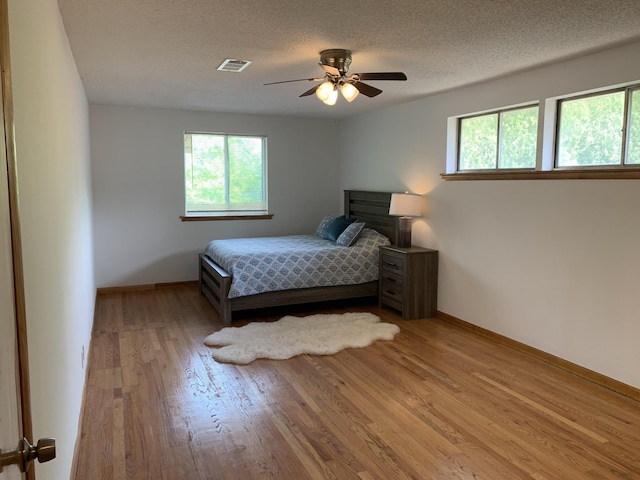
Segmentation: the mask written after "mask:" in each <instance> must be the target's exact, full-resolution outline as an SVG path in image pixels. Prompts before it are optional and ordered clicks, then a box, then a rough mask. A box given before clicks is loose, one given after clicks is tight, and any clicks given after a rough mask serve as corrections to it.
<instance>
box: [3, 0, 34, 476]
mask: <svg viewBox="0 0 640 480" xmlns="http://www.w3.org/2000/svg"><path fill="white" fill-rule="evenodd" d="M0 32H1V33H0V69H1V71H2V73H1V74H2V104H3V109H2V110H3V113H4V115H3V122H4V131H5V148H6V154H7V178H8V187H9V218H10V222H11V245H12V251H13V279H14V289H13V290H14V295H15V314H16V336H17V349H18V350H17V357H18V358H17V363H18V378H19V382H18V383H19V385H18V386H19V390H20V410H21V412H20V420H21V422H22V435H23V436H24V437H25V438H27V439H28V440H31V439H32V438H33V424H32V419H31V389H30V387H29V350H28V346H27V316H26V302H25V291H24V272H23V263H22V236H21V232H20V213H19V206H18V168H17V159H16V143H15V126H14V116H13V90H12V86H11V55H10V48H9V6H8V0H0ZM19 440H20V439H16V444H17V442H18V441H19ZM26 479H27V480H34V479H35V473H34V469H33V468H30V469H29V470H28V471H27V473H26Z"/></svg>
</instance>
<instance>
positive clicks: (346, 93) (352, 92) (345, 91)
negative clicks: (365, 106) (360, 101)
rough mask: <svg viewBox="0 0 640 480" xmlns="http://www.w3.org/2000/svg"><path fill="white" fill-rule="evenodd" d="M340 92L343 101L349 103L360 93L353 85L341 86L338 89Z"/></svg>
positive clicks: (345, 84)
mask: <svg viewBox="0 0 640 480" xmlns="http://www.w3.org/2000/svg"><path fill="white" fill-rule="evenodd" d="M340 92H341V93H342V96H343V97H344V99H345V100H346V101H347V102H349V103H351V102H353V101H354V100H355V99H356V97H357V96H358V94H359V93H360V92H359V91H358V89H357V88H356V87H355V86H354V85H353V83H344V84H342V87H340Z"/></svg>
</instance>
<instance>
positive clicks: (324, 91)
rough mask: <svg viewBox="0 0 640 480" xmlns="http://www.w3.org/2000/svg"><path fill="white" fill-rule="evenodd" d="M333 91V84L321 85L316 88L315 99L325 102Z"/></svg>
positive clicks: (327, 82)
mask: <svg viewBox="0 0 640 480" xmlns="http://www.w3.org/2000/svg"><path fill="white" fill-rule="evenodd" d="M334 90H335V85H334V84H333V82H330V81H328V80H327V81H326V82H323V83H321V84H320V85H319V86H318V88H316V97H318V98H319V99H320V100H322V101H323V102H324V101H326V100H327V99H328V98H329V97H330V96H331V92H333V91H334Z"/></svg>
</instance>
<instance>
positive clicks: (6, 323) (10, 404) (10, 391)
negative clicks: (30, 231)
mask: <svg viewBox="0 0 640 480" xmlns="http://www.w3.org/2000/svg"><path fill="white" fill-rule="evenodd" d="M3 127H4V123H3ZM0 133H1V134H2V135H1V136H2V142H0V147H2V148H1V150H2V152H1V154H0V159H1V160H2V162H1V163H2V165H0V221H1V224H0V245H1V251H0V392H1V393H0V450H1V451H2V452H1V453H5V452H9V451H12V450H15V449H16V447H17V446H18V440H19V439H21V438H22V425H21V412H20V397H19V395H20V391H19V377H18V365H17V361H16V360H17V357H18V352H17V336H16V315H15V300H14V298H15V296H14V285H13V253H12V248H11V221H10V216H9V191H8V188H7V187H8V177H7V158H6V148H5V147H6V142H5V135H4V128H1V129H0ZM22 478H23V477H22V474H21V473H20V469H19V468H18V466H17V465H10V466H7V467H5V468H3V471H2V472H0V480H20V479H22Z"/></svg>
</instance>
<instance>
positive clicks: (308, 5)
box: [58, 0, 640, 118]
mask: <svg viewBox="0 0 640 480" xmlns="http://www.w3.org/2000/svg"><path fill="white" fill-rule="evenodd" d="M58 5H59V7H60V11H61V14H62V18H63V21H64V26H65V29H66V32H67V35H68V37H69V42H70V44H71V48H72V50H73V54H74V57H75V60H76V63H77V66H78V70H79V72H80V76H81V78H82V81H83V83H84V86H85V89H86V92H87V95H88V97H89V101H90V102H91V103H94V104H116V105H138V106H155V107H169V108H182V109H196V110H211V111H221V112H241V113H267V114H278V115H295V116H307V117H309V116H313V117H319V118H343V117H346V116H350V115H355V114H360V113H363V112H367V111H371V110H375V109H378V108H382V107H386V106H390V105H395V104H399V103H404V102H407V101H411V100H414V99H416V98H420V97H424V96H427V95H429V94H432V93H435V92H438V91H442V90H447V89H450V88H454V87H457V86H460V85H465V84H470V83H474V82H479V81H482V80H487V79H490V78H495V77H498V76H503V75H505V74H509V73H513V72H517V71H522V70H525V69H529V68H532V67H535V66H539V65H544V64H548V63H552V62H556V61H559V60H563V59H567V58H571V57H575V56H578V55H582V54H585V53H589V52H594V51H598V50H603V49H606V48H608V47H612V46H615V45H619V44H623V43H629V42H632V41H637V40H640V1H639V0H528V1H524V0H523V1H521V0H485V1H482V0H448V1H443V0H416V1H408V0H350V1H336V0H322V1H317V2H312V1H302V0H108V1H105V0H58ZM327 48H344V49H349V50H351V51H352V52H353V62H352V64H351V68H350V72H351V73H357V72H378V71H402V72H405V73H406V74H407V77H408V81H406V82H390V81H389V82H384V81H376V82H373V81H372V82H369V83H370V84H371V85H373V86H375V87H378V88H380V89H382V90H383V91H384V93H382V94H381V95H379V96H378V97H375V98H367V97H365V96H363V95H360V96H359V97H358V98H357V99H356V100H355V101H354V102H353V103H351V104H348V103H347V102H346V101H344V99H342V98H339V99H338V103H337V104H336V105H335V106H333V107H329V106H326V105H324V104H322V103H321V102H320V101H319V100H318V99H316V98H315V96H310V97H305V98H298V95H300V94H301V93H302V92H304V91H306V90H308V89H309V88H311V87H312V86H313V85H314V84H313V83H310V82H298V83H285V84H280V85H270V86H264V85H263V84H264V83H267V82H275V81H280V80H288V79H299V78H311V77H318V76H321V75H322V70H321V69H320V67H319V66H318V65H317V63H318V60H319V52H320V51H321V50H324V49H327ZM225 58H236V59H241V60H249V61H251V62H252V63H251V65H249V67H248V68H247V69H246V70H245V71H243V72H241V73H231V72H219V71H217V70H216V68H217V67H218V65H219V64H220V63H221V62H222V61H223V60H224V59H225Z"/></svg>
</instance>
